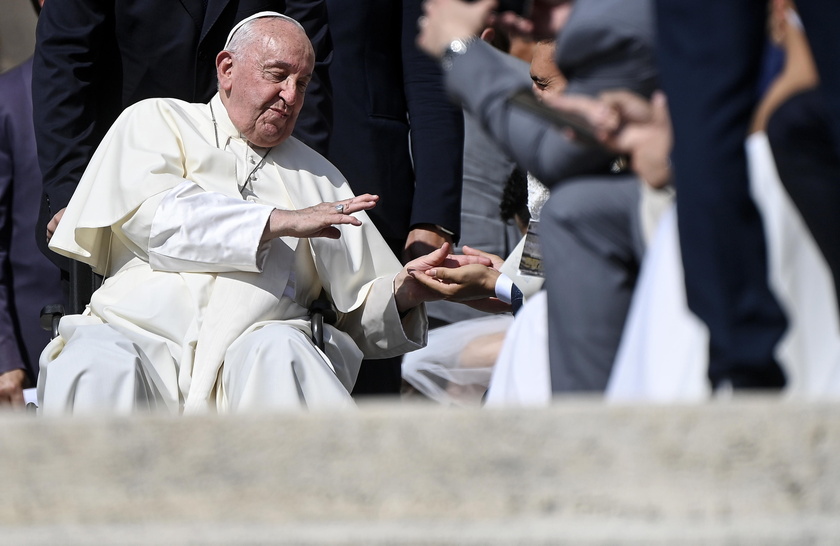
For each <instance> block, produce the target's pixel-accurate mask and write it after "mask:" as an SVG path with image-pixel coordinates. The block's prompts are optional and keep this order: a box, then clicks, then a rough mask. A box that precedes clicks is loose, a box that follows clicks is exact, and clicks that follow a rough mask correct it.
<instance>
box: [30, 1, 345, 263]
mask: <svg viewBox="0 0 840 546" xmlns="http://www.w3.org/2000/svg"><path fill="white" fill-rule="evenodd" d="M264 10H272V11H278V12H288V13H289V15H291V16H293V17H296V18H298V19H299V21H300V22H301V24H303V25H304V27H305V28H306V29H307V33H308V34H309V36H310V38H315V43H314V46H315V49H316V58H317V60H318V61H319V64H317V65H316V78H314V79H313V83H312V84H310V87H309V89H308V90H307V94H308V95H310V96H314V97H315V99H314V100H309V99H307V101H306V103H305V106H304V111H303V112H302V113H301V116H300V118H299V120H300V121H299V128H298V130H296V132H295V135H296V136H298V137H300V138H301V140H303V141H304V142H306V143H307V144H310V145H311V146H313V147H314V148H316V149H319V151H322V152H323V151H326V146H325V144H326V139H327V136H328V132H329V128H328V122H329V117H330V115H331V114H330V104H329V99H328V96H327V97H326V98H325V97H324V96H323V93H324V92H325V91H324V89H323V88H322V87H321V83H320V82H319V77H318V76H319V74H322V75H323V80H322V81H325V82H327V83H328V75H327V74H326V69H327V66H326V65H327V64H328V62H329V59H330V57H329V53H330V52H329V48H330V46H331V44H330V42H329V33H328V32H327V31H326V29H327V26H326V10H325V6H324V3H323V0H286V1H284V0H207V2H206V8H205V7H204V6H203V5H202V0H181V1H178V0H143V1H142V2H134V1H130V0H111V2H101V1H97V0H60V1H57V2H47V3H46V4H45V5H44V9H43V11H42V13H41V16H40V18H39V20H38V27H37V32H36V38H37V45H36V51H35V63H34V72H33V100H34V114H35V126H36V138H37V141H38V155H39V161H40V165H41V170H42V172H43V174H44V199H43V202H42V205H41V211H40V219H39V226H41V227H39V229H38V231H37V233H36V236H37V241H38V245H39V246H41V247H42V249H43V250H44V251H45V253H47V255H48V256H50V257H51V258H52V257H55V259H57V260H58V259H59V257H58V256H57V255H55V254H54V253H52V252H50V251H48V250H47V248H46V241H45V240H44V236H43V233H44V231H45V229H44V227H45V226H46V224H47V222H48V221H49V219H50V218H52V216H53V215H54V214H55V213H56V212H58V211H59V210H60V209H62V208H63V207H65V206H67V203H68V202H69V200H70V196H71V195H72V194H73V191H74V190H75V188H76V184H77V183H78V181H79V179H80V178H81V175H82V173H83V172H84V169H85V167H86V166H87V163H88V161H89V160H90V157H91V156H92V155H93V151H94V150H95V149H96V146H97V145H98V144H99V141H100V140H101V139H102V137H103V136H104V135H105V132H106V131H107V130H108V128H109V127H110V126H111V124H112V123H113V121H114V120H115V119H116V118H117V116H118V115H119V113H120V112H122V110H123V109H124V108H125V107H126V106H128V105H130V104H133V103H135V102H137V101H139V100H142V99H145V98H149V97H174V98H179V99H183V100H186V101H189V102H205V101H207V100H209V99H210V97H212V96H213V94H214V93H215V92H216V68H215V58H216V54H217V53H218V52H219V51H220V50H221V49H222V48H223V47H224V43H225V40H226V38H227V34H228V32H229V31H230V29H231V28H232V27H233V25H234V24H236V23H237V22H238V21H240V20H242V19H244V18H245V17H247V16H248V15H251V14H253V13H256V12H259V11H264ZM317 108H320V111H314V110H315V109H317ZM301 131H304V134H301Z"/></svg>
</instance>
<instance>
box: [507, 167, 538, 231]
mask: <svg viewBox="0 0 840 546" xmlns="http://www.w3.org/2000/svg"><path fill="white" fill-rule="evenodd" d="M499 216H501V217H502V220H504V221H505V222H510V221H511V220H514V221H517V216H518V217H519V218H518V221H519V222H522V223H524V224H527V223H528V220H530V219H531V213H530V212H529V211H528V175H527V174H526V173H525V171H523V170H522V169H520V168H518V167H517V168H515V169H513V172H511V173H510V176H509V177H508V179H507V182H506V183H505V188H504V190H502V201H501V202H500V203H499Z"/></svg>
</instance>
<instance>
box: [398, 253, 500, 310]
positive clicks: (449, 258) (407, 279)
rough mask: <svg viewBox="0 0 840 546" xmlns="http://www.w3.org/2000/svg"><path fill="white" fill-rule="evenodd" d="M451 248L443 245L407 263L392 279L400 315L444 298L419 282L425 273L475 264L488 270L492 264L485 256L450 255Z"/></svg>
mask: <svg viewBox="0 0 840 546" xmlns="http://www.w3.org/2000/svg"><path fill="white" fill-rule="evenodd" d="M451 250H452V246H451V245H450V244H449V243H444V244H443V245H442V246H441V247H440V248H438V249H437V250H434V251H433V252H430V253H429V254H426V255H425V256H420V257H419V258H415V259H414V260H411V261H410V262H408V263H407V264H406V265H405V267H403V268H402V271H400V272H399V273H398V274H397V276H396V278H395V279H394V296H395V297H396V300H397V309H398V310H399V311H400V313H403V312H405V311H408V310H409V309H411V308H413V307H417V306H418V305H420V304H421V303H423V302H427V301H438V300H442V299H444V298H445V297H446V295H445V294H443V293H441V292H439V291H437V290H434V289H433V288H435V287H434V286H429V285H427V284H425V283H423V282H420V281H419V280H418V278H422V277H425V276H426V272H427V271H429V270H430V269H434V268H437V267H445V268H457V267H462V266H465V265H470V264H475V265H480V266H481V267H484V268H488V267H490V266H491V265H492V262H491V261H490V260H489V259H488V258H487V257H485V256H478V255H472V256H462V255H454V254H450V251H451Z"/></svg>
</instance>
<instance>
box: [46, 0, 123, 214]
mask: <svg viewBox="0 0 840 546" xmlns="http://www.w3.org/2000/svg"><path fill="white" fill-rule="evenodd" d="M101 4H102V3H101V2H98V1H95V0H66V1H64V0H62V1H61V2H47V3H46V4H45V5H44V8H43V10H42V12H41V15H40V17H39V19H38V26H37V32H36V34H37V47H36V49H35V56H34V60H33V73H32V99H33V117H34V121H35V138H36V141H37V143H38V161H39V164H40V167H41V172H42V175H43V186H44V192H45V199H46V200H47V204H48V210H49V212H48V216H47V217H46V218H43V222H44V223H46V222H47V221H48V220H50V218H52V217H53V215H54V214H55V213H56V212H58V211H59V210H60V209H62V208H64V207H66V206H67V203H68V202H69V201H70V197H71V196H72V194H73V191H74V190H75V188H76V185H77V184H78V181H79V179H80V178H81V176H82V173H83V172H84V169H85V167H86V165H87V163H88V161H89V160H90V158H91V156H92V155H93V152H94V149H95V148H96V146H97V144H98V143H99V141H100V140H101V138H102V136H103V135H104V134H105V132H106V131H107V129H108V127H109V126H110V124H111V122H112V121H113V119H114V118H115V117H116V115H117V114H118V113H119V111H120V91H119V89H120V87H119V85H120V78H119V77H116V76H115V75H114V74H113V73H112V70H114V69H115V67H118V66H119V63H118V62H117V61H116V59H117V58H118V54H119V53H118V48H117V47H116V43H115V40H114V39H113V37H112V35H113V29H112V24H113V23H112V22H111V21H110V20H109V18H108V16H107V13H106V11H107V10H105V9H104V8H103V7H102V5H101ZM41 225H42V226H43V225H44V224H41ZM41 229H43V228H41Z"/></svg>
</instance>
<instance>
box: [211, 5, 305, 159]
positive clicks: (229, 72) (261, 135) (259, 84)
mask: <svg viewBox="0 0 840 546" xmlns="http://www.w3.org/2000/svg"><path fill="white" fill-rule="evenodd" d="M254 25H255V27H254V28H255V30H256V31H257V33H256V34H257V36H256V38H254V39H253V40H252V41H250V42H248V43H246V44H245V45H244V46H243V47H242V48H240V50H239V51H237V52H235V53H230V52H227V51H222V52H221V53H219V56H218V57H217V59H216V65H217V69H218V76H219V86H220V91H221V95H222V102H223V103H224V104H225V107H226V108H227V111H228V115H229V116H230V119H231V121H232V122H233V124H234V125H235V126H236V128H237V129H239V132H241V133H242V135H243V136H244V137H245V138H246V139H248V141H249V142H251V143H252V144H254V145H256V146H261V147H265V148H268V147H271V146H276V145H277V144H280V143H281V142H283V141H284V140H285V139H286V138H288V137H289V135H291V134H292V129H294V126H295V122H296V121H297V118H298V115H299V114H300V110H301V108H302V107H303V99H304V94H305V91H306V86H307V85H308V84H309V80H310V79H311V78H312V71H313V68H314V66H315V53H314V51H313V49H312V44H311V43H310V42H309V39H308V38H307V37H306V34H305V33H304V32H303V31H302V30H301V29H300V28H298V27H297V26H295V25H294V24H293V23H291V22H289V21H284V20H282V19H278V18H273V19H272V18H266V19H261V20H258V21H256V22H255V23H254Z"/></svg>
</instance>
